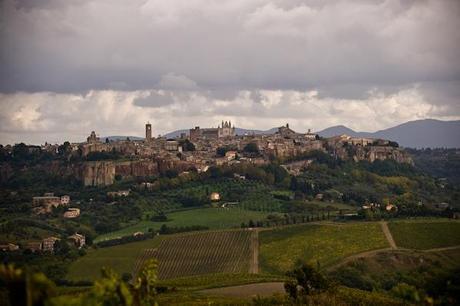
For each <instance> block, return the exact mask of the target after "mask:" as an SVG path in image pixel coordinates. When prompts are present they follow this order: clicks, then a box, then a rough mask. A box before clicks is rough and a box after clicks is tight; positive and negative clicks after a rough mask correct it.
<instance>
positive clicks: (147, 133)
mask: <svg viewBox="0 0 460 306" xmlns="http://www.w3.org/2000/svg"><path fill="white" fill-rule="evenodd" d="M151 140H152V125H151V124H150V122H147V124H146V125H145V141H147V142H149V141H151Z"/></svg>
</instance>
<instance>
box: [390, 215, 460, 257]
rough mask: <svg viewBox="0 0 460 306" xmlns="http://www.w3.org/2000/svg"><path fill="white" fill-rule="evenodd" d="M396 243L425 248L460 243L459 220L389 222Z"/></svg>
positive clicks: (404, 246) (411, 247) (413, 247)
mask: <svg viewBox="0 0 460 306" xmlns="http://www.w3.org/2000/svg"><path fill="white" fill-rule="evenodd" d="M388 227H389V228H390V231H391V233H392V235H393V238H394V240H395V242H396V245H397V246H398V247H401V248H409V249H418V250H426V249H433V248H442V247H449V246H456V245H460V222H458V221H448V220H443V221H440V220H433V221H431V220H416V221H395V222H389V223H388Z"/></svg>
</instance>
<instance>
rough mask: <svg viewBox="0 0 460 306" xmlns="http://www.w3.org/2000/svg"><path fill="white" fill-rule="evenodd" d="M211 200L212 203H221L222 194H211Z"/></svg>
mask: <svg viewBox="0 0 460 306" xmlns="http://www.w3.org/2000/svg"><path fill="white" fill-rule="evenodd" d="M209 198H210V199H211V201H220V194H219V193H217V192H213V193H211V195H210V196H209Z"/></svg>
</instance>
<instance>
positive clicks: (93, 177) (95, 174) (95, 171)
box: [81, 161, 115, 186]
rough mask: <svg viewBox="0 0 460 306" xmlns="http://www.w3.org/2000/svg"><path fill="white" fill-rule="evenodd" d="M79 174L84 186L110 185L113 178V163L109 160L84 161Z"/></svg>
mask: <svg viewBox="0 0 460 306" xmlns="http://www.w3.org/2000/svg"><path fill="white" fill-rule="evenodd" d="M81 175H82V177H81V178H82V181H83V185H85V186H106V185H111V184H113V181H114V180H115V165H114V164H113V162H111V161H94V162H86V163H84V164H83V169H82V174H81Z"/></svg>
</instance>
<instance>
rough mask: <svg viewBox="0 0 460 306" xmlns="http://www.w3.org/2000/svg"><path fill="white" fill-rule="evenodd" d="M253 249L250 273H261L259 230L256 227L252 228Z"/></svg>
mask: <svg viewBox="0 0 460 306" xmlns="http://www.w3.org/2000/svg"><path fill="white" fill-rule="evenodd" d="M251 250H252V258H251V263H250V265H249V273H252V274H257V273H259V231H258V230H257V229H256V228H253V229H252V235H251Z"/></svg>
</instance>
